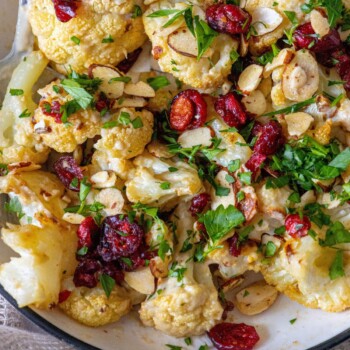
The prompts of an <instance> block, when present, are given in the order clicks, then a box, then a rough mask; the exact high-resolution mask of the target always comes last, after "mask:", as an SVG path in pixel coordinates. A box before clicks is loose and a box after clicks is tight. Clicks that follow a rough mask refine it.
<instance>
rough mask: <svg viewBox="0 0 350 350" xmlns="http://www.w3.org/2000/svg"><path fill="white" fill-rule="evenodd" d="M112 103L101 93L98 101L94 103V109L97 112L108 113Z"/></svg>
mask: <svg viewBox="0 0 350 350" xmlns="http://www.w3.org/2000/svg"><path fill="white" fill-rule="evenodd" d="M112 105H113V104H112V101H111V100H110V99H108V98H107V96H106V95H105V94H103V93H100V94H99V96H98V99H97V101H96V103H95V108H96V110H97V111H98V112H100V113H101V112H103V111H106V112H107V111H108V110H109V109H111V107H112Z"/></svg>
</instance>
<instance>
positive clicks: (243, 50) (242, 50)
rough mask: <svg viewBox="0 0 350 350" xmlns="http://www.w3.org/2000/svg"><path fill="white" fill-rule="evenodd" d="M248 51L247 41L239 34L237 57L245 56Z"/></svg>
mask: <svg viewBox="0 0 350 350" xmlns="http://www.w3.org/2000/svg"><path fill="white" fill-rule="evenodd" d="M248 49H249V41H248V40H247V39H246V37H245V36H244V35H243V34H241V35H240V45H239V55H240V56H241V57H245V56H247V53H248Z"/></svg>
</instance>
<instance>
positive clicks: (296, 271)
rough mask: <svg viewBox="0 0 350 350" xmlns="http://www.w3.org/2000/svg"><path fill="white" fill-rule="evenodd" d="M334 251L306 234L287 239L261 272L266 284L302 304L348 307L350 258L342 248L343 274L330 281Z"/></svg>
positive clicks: (334, 308)
mask: <svg viewBox="0 0 350 350" xmlns="http://www.w3.org/2000/svg"><path fill="white" fill-rule="evenodd" d="M336 253H337V250H336V249H331V248H328V247H321V246H320V245H319V243H318V242H317V241H315V240H314V239H313V238H311V237H309V236H306V237H303V238H301V239H293V240H289V241H287V242H286V243H285V245H284V247H283V249H281V250H280V251H279V253H278V254H277V255H276V256H275V257H273V258H272V260H271V262H270V263H269V264H268V265H266V266H265V265H264V266H263V269H262V273H263V275H264V277H265V279H266V281H267V282H268V283H269V284H272V285H274V286H275V287H276V288H277V289H278V290H279V291H280V292H283V293H285V294H286V295H287V296H289V297H290V298H291V299H293V300H296V301H297V302H299V303H301V304H303V305H304V306H307V307H311V308H320V309H322V310H325V311H332V312H336V311H342V310H344V309H346V308H348V307H349V306H350V297H349V296H350V277H349V276H350V264H349V262H350V257H349V254H348V252H347V251H345V252H344V273H345V275H344V276H343V277H338V278H336V279H333V280H331V279H330V276H329V270H330V267H331V265H332V263H333V261H334V259H335V256H336Z"/></svg>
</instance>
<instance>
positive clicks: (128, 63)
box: [117, 47, 142, 73]
mask: <svg viewBox="0 0 350 350" xmlns="http://www.w3.org/2000/svg"><path fill="white" fill-rule="evenodd" d="M141 52H142V48H141V47H139V48H138V49H136V50H135V51H133V52H130V53H128V56H127V58H126V59H125V60H123V61H121V62H120V63H119V64H118V65H117V68H118V69H119V70H120V71H121V72H123V73H127V72H128V71H129V70H130V69H131V67H132V66H133V65H134V64H135V62H136V61H137V59H138V58H139V56H140V53H141Z"/></svg>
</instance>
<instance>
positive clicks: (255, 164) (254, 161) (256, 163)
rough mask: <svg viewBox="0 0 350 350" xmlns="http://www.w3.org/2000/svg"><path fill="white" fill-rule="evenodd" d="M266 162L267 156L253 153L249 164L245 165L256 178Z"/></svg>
mask: <svg viewBox="0 0 350 350" xmlns="http://www.w3.org/2000/svg"><path fill="white" fill-rule="evenodd" d="M265 160H266V155H265V154H260V153H253V155H252V156H251V157H250V158H249V159H248V161H247V163H245V166H246V168H247V169H248V170H250V171H251V172H252V173H253V177H254V178H256V176H257V175H258V173H259V170H260V168H261V166H262V164H263V163H264V162H265Z"/></svg>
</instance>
